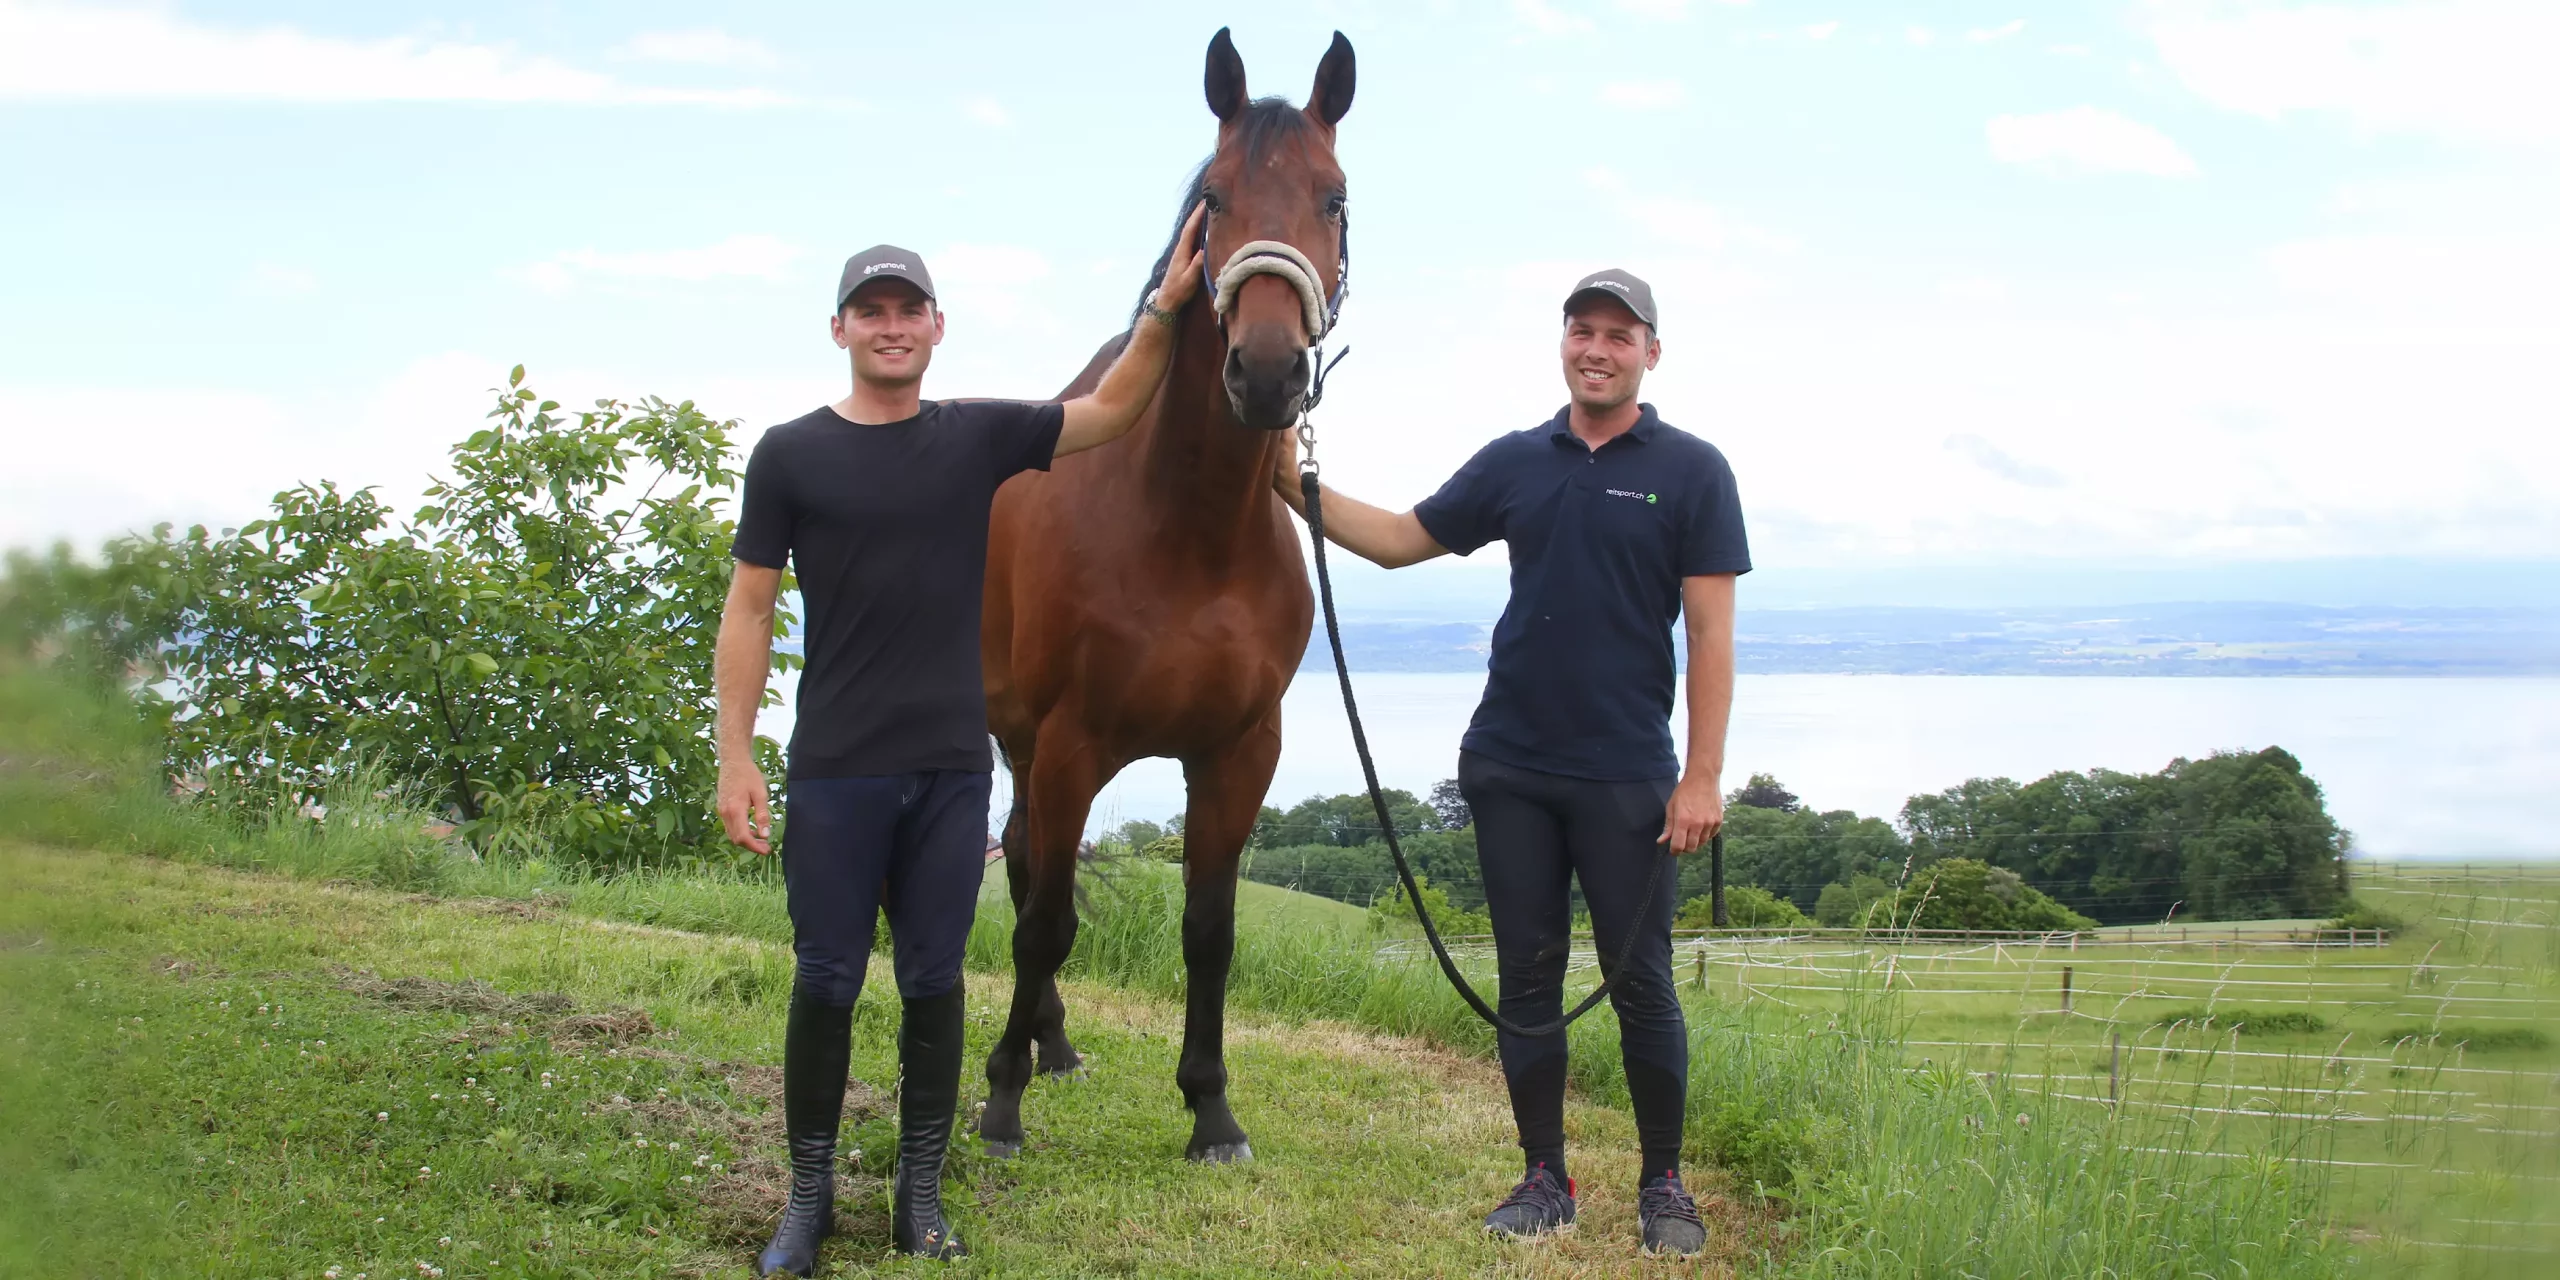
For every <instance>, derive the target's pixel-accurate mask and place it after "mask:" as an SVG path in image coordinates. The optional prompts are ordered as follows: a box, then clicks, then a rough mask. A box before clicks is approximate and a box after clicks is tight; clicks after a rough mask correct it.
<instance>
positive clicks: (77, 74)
mask: <svg viewBox="0 0 2560 1280" xmlns="http://www.w3.org/2000/svg"><path fill="white" fill-rule="evenodd" d="M5 98H17V99H40V100H74V101H78V100H93V101H94V100H101V99H131V98H158V99H208V98H212V99H237V100H247V101H268V102H432V101H446V102H575V103H632V102H643V103H694V104H710V105H720V106H762V105H769V104H772V103H775V102H778V101H780V99H779V98H777V97H776V96H775V95H773V94H770V93H767V92H765V91H763V90H757V89H669V88H655V87H649V86H643V85H632V84H625V83H623V82H622V81H619V80H616V79H614V78H613V77H611V76H606V75H602V74H599V73H597V72H593V71H585V70H581V69H579V68H576V67H572V66H569V65H567V64H564V63H561V62H557V61H554V60H552V59H549V58H542V57H535V56H531V55H527V54H523V53H519V52H517V51H516V50H514V49H513V48H510V47H507V46H504V45H485V44H467V43H460V42H453V41H434V42H431V41H427V40H422V39H418V38H415V37H410V36H394V37H390V38H387V39H379V40H349V39H340V38H337V37H333V36H319V35H311V34H307V33H305V32H302V31H300V30H297V29H295V28H293V27H289V26H281V25H279V26H269V27H264V28H260V29H257V30H247V29H237V28H222V27H211V26H198V25H194V24H191V23H188V22H185V21H183V20H181V19H180V18H178V17H176V16H175V15H173V14H169V13H166V12H162V11H159V10H156V9H88V8H71V7H67V6H62V5H56V4H36V3H25V2H23V0H0V99H5Z"/></svg>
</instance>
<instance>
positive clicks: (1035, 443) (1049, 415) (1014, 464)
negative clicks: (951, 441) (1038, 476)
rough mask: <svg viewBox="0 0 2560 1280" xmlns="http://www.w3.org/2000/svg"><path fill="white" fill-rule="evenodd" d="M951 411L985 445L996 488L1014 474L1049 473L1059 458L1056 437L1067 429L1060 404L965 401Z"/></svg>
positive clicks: (1065, 415) (1024, 401) (1064, 409)
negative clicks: (957, 412)
mask: <svg viewBox="0 0 2560 1280" xmlns="http://www.w3.org/2000/svg"><path fill="white" fill-rule="evenodd" d="M953 407H954V408H956V409H958V410H960V411H961V412H962V413H963V414H965V415H967V416H968V418H969V421H970V423H971V425H972V426H974V427H975V428H976V429H977V431H978V433H979V438H980V439H982V440H984V441H985V442H986V450H987V463H988V465H989V466H990V467H991V468H992V469H993V471H994V478H995V481H996V483H998V484H1002V483H1004V481H1005V480H1006V479H1008V478H1009V477H1011V476H1013V475H1014V474H1015V473H1017V472H1022V471H1046V470H1048V469H1049V463H1050V461H1051V460H1053V459H1054V458H1056V457H1057V454H1058V433H1059V432H1060V431H1062V430H1064V429H1065V428H1066V425H1067V407H1066V406H1065V405H1062V404H1041V403H1035V402H1032V401H1028V400H967V401H961V402H958V403H956V404H955V405H954V406H953Z"/></svg>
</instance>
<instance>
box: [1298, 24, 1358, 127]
mask: <svg viewBox="0 0 2560 1280" xmlns="http://www.w3.org/2000/svg"><path fill="white" fill-rule="evenodd" d="M1353 61H1354V60H1353V58H1352V56H1351V42H1350V41H1348V40H1345V39H1343V38H1342V33H1341V32H1339V31H1336V32H1334V33H1333V47H1332V48H1330V49H1327V50H1325V51H1324V61H1322V62H1320V63H1317V64H1316V87H1315V88H1313V89H1311V90H1309V91H1308V93H1307V114H1308V115H1311V116H1314V117H1315V118H1316V119H1318V120H1322V121H1324V123H1325V127H1326V128H1328V129H1330V128H1332V127H1333V126H1335V125H1337V124H1340V123H1342V118H1343V117H1344V116H1347V115H1349V114H1351V83H1352V81H1353V80H1354V79H1356V78H1357V76H1356V75H1355V73H1354V72H1355V69H1354V67H1353V65H1352V64H1353Z"/></svg>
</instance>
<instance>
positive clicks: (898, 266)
mask: <svg viewBox="0 0 2560 1280" xmlns="http://www.w3.org/2000/svg"><path fill="white" fill-rule="evenodd" d="M913 270H915V268H914V267H910V266H908V265H907V264H905V263H903V262H875V263H872V264H871V265H870V266H867V267H864V268H863V269H862V274H864V275H866V276H867V275H870V274H872V273H874V272H879V271H913Z"/></svg>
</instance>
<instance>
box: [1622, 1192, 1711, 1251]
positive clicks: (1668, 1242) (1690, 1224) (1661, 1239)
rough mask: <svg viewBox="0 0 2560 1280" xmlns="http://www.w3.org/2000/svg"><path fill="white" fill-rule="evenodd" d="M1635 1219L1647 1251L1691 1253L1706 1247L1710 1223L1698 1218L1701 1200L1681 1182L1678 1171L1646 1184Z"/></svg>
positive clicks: (1641, 1193) (1640, 1193)
mask: <svg viewBox="0 0 2560 1280" xmlns="http://www.w3.org/2000/svg"><path fill="white" fill-rule="evenodd" d="M1636 1222H1637V1223H1638V1224H1639V1225H1640V1226H1641V1227H1642V1228H1643V1230H1644V1251H1645V1252H1647V1253H1676V1254H1691V1253H1696V1252H1697V1251H1698V1250H1700V1249H1703V1248H1706V1247H1707V1224H1706V1223H1705V1222H1702V1221H1700V1220H1699V1218H1698V1202H1697V1201H1695V1200H1692V1199H1690V1198H1689V1189H1688V1188H1687V1187H1684V1186H1681V1185H1680V1175H1679V1174H1676V1173H1675V1174H1672V1175H1670V1176H1668V1177H1663V1178H1656V1179H1653V1180H1652V1181H1650V1182H1647V1183H1645V1184H1644V1189H1643V1190H1641V1191H1638V1192H1637V1193H1636Z"/></svg>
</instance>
